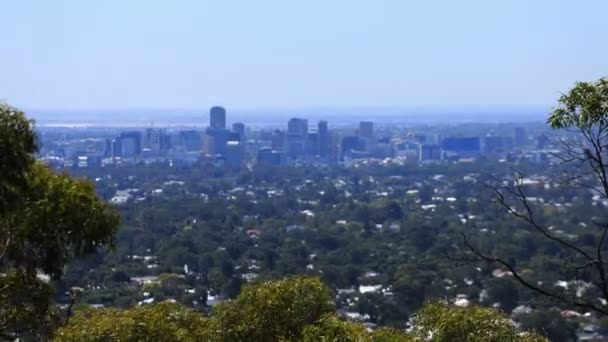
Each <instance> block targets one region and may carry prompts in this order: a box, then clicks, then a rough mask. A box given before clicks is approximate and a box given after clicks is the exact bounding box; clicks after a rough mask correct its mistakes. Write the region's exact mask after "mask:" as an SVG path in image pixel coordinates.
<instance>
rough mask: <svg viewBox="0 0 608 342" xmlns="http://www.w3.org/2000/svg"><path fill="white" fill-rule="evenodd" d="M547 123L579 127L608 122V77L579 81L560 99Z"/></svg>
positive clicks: (559, 126)
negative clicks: (592, 80) (591, 80)
mask: <svg viewBox="0 0 608 342" xmlns="http://www.w3.org/2000/svg"><path fill="white" fill-rule="evenodd" d="M547 123H548V124H549V125H551V127H553V128H568V127H573V126H575V127H578V128H582V129H588V128H590V127H591V126H593V125H606V123H608V78H601V79H599V80H598V81H595V82H577V83H576V85H575V86H574V87H573V88H572V89H571V90H570V91H569V92H568V93H567V94H564V95H562V96H561V98H560V99H559V106H558V107H557V108H556V109H555V110H554V111H553V113H552V114H551V116H550V117H549V119H548V120H547Z"/></svg>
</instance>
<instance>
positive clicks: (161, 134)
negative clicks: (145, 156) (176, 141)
mask: <svg viewBox="0 0 608 342" xmlns="http://www.w3.org/2000/svg"><path fill="white" fill-rule="evenodd" d="M144 141H145V143H144V146H145V147H146V148H147V149H149V150H150V151H151V152H152V153H161V152H166V151H168V150H169V149H170V148H171V139H170V137H169V136H168V135H167V131H166V130H165V129H164V128H148V129H146V134H145V139H144Z"/></svg>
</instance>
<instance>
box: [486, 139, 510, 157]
mask: <svg viewBox="0 0 608 342" xmlns="http://www.w3.org/2000/svg"><path fill="white" fill-rule="evenodd" d="M504 150H505V147H504V138H503V137H501V136H489V137H485V138H483V152H484V153H486V154H494V153H498V152H504Z"/></svg>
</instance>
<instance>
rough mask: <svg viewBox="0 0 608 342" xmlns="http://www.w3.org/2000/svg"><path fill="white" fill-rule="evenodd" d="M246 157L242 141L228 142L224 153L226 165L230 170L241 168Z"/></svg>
mask: <svg viewBox="0 0 608 342" xmlns="http://www.w3.org/2000/svg"><path fill="white" fill-rule="evenodd" d="M244 157H245V149H244V146H243V144H242V143H241V141H240V140H228V143H227V144H226V151H225V153H224V163H225V165H226V166H227V167H229V168H233V169H236V168H239V167H240V166H241V164H242V163H243V158H244Z"/></svg>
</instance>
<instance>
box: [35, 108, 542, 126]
mask: <svg viewBox="0 0 608 342" xmlns="http://www.w3.org/2000/svg"><path fill="white" fill-rule="evenodd" d="M27 112H28V114H29V115H30V116H31V117H33V118H34V119H35V120H36V121H37V124H38V125H40V126H48V127H53V126H55V127H149V126H151V125H154V126H159V127H161V126H162V127H167V126H169V127H171V126H174V127H178V126H184V127H185V126H190V127H203V126H207V125H208V122H209V116H208V110H206V109H200V110H197V109H153V110H145V109H132V110H128V109H120V110H90V109H87V110H81V111H78V110H29V111H27ZM548 112H549V110H548V109H543V108H511V109H495V108H491V109H480V108H475V109H450V108H447V109H400V108H380V107H379V108H304V109H263V108H259V109H235V110H231V109H230V108H227V121H228V122H237V121H240V122H244V123H245V124H246V125H248V126H251V127H283V126H285V124H286V122H287V120H288V119H289V118H291V117H302V118H305V119H308V120H309V122H310V123H311V124H314V123H315V122H316V121H318V120H327V121H328V122H330V124H331V126H333V127H339V126H349V125H352V124H353V123H356V122H358V121H361V120H371V121H374V122H377V123H379V124H404V125H408V124H424V123H426V124H449V123H465V122H479V123H506V122H544V121H545V120H546V117H547V113H548Z"/></svg>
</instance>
